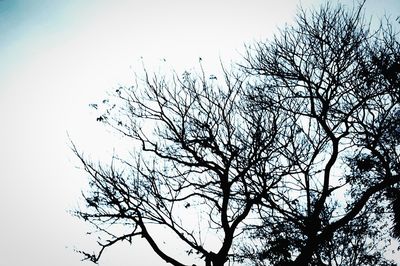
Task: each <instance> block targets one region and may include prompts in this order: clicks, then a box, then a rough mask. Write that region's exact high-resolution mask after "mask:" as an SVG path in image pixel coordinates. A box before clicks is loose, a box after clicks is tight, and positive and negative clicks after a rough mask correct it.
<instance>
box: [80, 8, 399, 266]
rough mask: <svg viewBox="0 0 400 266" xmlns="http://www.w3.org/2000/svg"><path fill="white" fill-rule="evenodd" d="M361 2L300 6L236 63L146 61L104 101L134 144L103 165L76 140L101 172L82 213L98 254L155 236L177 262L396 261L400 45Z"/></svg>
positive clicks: (106, 117)
mask: <svg viewBox="0 0 400 266" xmlns="http://www.w3.org/2000/svg"><path fill="white" fill-rule="evenodd" d="M362 9H363V5H360V6H358V7H357V8H355V9H354V10H350V11H346V10H345V9H344V8H343V7H342V6H338V7H332V6H330V5H329V4H327V5H325V6H323V7H322V8H321V9H319V10H317V11H310V12H306V11H300V12H299V15H298V17H297V23H296V25H295V26H293V27H287V28H285V29H283V30H282V31H281V33H280V35H278V36H276V37H275V38H274V39H273V40H271V41H266V42H259V43H256V44H255V45H254V46H250V47H248V49H247V54H246V56H245V62H244V63H243V64H242V65H241V66H240V67H238V68H237V69H236V70H232V71H231V72H228V71H227V70H225V69H224V71H223V72H224V76H218V78H217V75H209V74H207V75H206V73H205V72H204V71H203V69H202V68H201V71H200V73H199V74H198V73H189V72H185V73H183V75H182V76H181V77H180V76H178V75H171V76H167V75H166V76H163V75H160V74H157V75H153V76H151V75H149V74H148V73H147V72H146V71H145V73H144V79H143V80H142V81H141V80H138V82H137V84H135V86H132V87H125V88H124V87H121V88H119V89H118V90H116V93H115V95H114V97H113V98H112V99H109V100H105V101H103V104H104V105H106V106H108V107H109V108H108V109H107V111H106V112H105V114H101V115H100V116H99V118H97V120H98V121H99V122H102V123H104V124H106V125H109V126H111V127H112V128H114V129H115V130H116V131H117V132H119V133H121V134H122V135H124V136H125V137H126V139H128V140H131V145H132V149H136V152H134V153H133V155H134V156H132V157H131V158H120V157H118V156H115V157H114V158H113V160H112V163H111V164H110V165H105V164H94V163H92V162H90V161H89V160H87V159H86V158H84V156H83V155H82V153H80V152H79V151H78V150H77V148H76V147H75V146H74V145H72V146H73V151H74V152H75V154H76V155H77V156H78V158H79V159H80V160H81V162H82V164H83V166H84V169H85V171H86V172H87V173H88V174H89V184H90V190H89V191H88V192H87V193H86V194H84V197H85V200H86V207H85V208H82V209H81V210H78V211H76V215H77V216H78V217H80V218H82V219H84V220H85V221H89V222H90V223H92V224H93V225H94V226H95V227H96V228H97V231H98V234H99V237H100V241H99V245H100V247H101V249H100V251H99V252H98V253H94V254H90V253H87V252H83V251H81V252H82V253H83V254H84V255H85V256H86V258H87V259H90V260H92V261H93V262H97V261H98V260H99V258H100V257H101V254H102V253H103V251H104V249H105V248H107V247H110V246H112V245H114V244H115V243H117V242H119V241H129V242H131V241H133V239H134V238H135V237H142V238H144V239H145V240H146V241H147V242H148V243H149V245H150V246H151V247H152V249H153V250H154V252H155V253H156V254H157V255H158V256H160V258H162V259H163V260H164V261H166V262H167V263H170V264H172V265H178V266H183V265H192V264H193V263H192V261H193V262H196V263H197V262H199V261H200V262H201V263H202V264H203V265H206V266H222V265H226V264H227V262H230V263H233V262H235V263H237V264H249V265H395V264H391V262H390V261H387V260H386V259H385V258H384V257H383V252H384V249H385V247H386V246H387V243H388V241H389V240H390V236H395V237H400V218H399V217H400V209H399V205H400V203H399V202H400V196H399V195H400V192H399V191H400V175H399V174H400V173H399V172H400V159H399V158H400V156H399V155H400V154H399V153H400V145H399V144H400V134H399V132H400V116H399V114H400V88H399V79H400V72H399V63H400V49H399V48H400V43H399V40H398V37H397V35H396V34H394V33H393V32H392V30H391V26H390V24H386V25H385V24H383V25H382V26H381V27H380V28H378V29H376V30H371V29H370V28H369V26H368V24H367V23H366V22H365V20H364V19H363V15H362ZM200 61H201V60H200ZM200 66H201V64H200ZM206 77H208V78H206ZM221 81H224V82H223V84H222V83H221ZM96 106H97V105H96ZM156 227H160V228H163V231H165V232H168V234H169V235H174V236H175V237H176V238H174V239H171V240H169V239H166V238H164V237H163V236H162V235H160V234H157V233H156V231H154V230H155V228H156ZM122 228H123V229H122ZM123 230H127V231H123ZM207 236H208V239H211V240H209V241H211V243H210V242H208V241H207ZM216 241H217V242H218V243H216ZM164 243H165V244H166V245H170V246H176V247H179V248H182V249H184V250H185V251H186V255H187V258H184V257H182V256H176V254H172V253H171V252H168V251H166V250H167V249H165V246H163V245H164ZM183 261H191V263H187V264H185V263H184V262H183ZM193 265H195V264H193Z"/></svg>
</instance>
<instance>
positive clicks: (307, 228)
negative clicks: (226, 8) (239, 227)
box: [245, 4, 400, 265]
mask: <svg viewBox="0 0 400 266" xmlns="http://www.w3.org/2000/svg"><path fill="white" fill-rule="evenodd" d="M362 9H363V4H362V5H360V6H359V7H357V8H355V9H354V10H352V11H346V10H345V9H344V8H343V7H342V6H338V7H336V8H334V7H332V6H330V5H329V4H326V5H325V6H323V7H322V8H321V9H319V10H317V11H311V12H310V13H307V12H305V11H301V12H300V13H299V15H298V17H297V23H296V25H295V26H293V27H287V28H285V29H284V30H283V31H281V34H280V35H279V36H276V37H275V38H274V39H273V40H272V41H270V42H260V43H257V44H256V45H254V46H253V47H249V49H248V53H247V56H246V59H247V64H246V65H245V69H246V70H247V71H248V72H249V73H250V74H251V75H253V78H252V80H253V82H254V83H253V87H254V91H253V99H254V100H253V101H254V104H255V105H256V106H258V107H259V108H261V109H262V108H264V107H266V106H268V108H270V106H271V105H273V106H276V108H278V109H279V111H280V114H281V115H284V116H286V117H287V119H288V120H291V121H292V124H291V127H292V128H294V129H295V132H296V134H295V135H294V137H293V136H291V137H290V138H291V140H290V141H288V142H289V145H287V146H285V147H284V149H283V150H282V153H281V156H282V159H285V160H287V161H290V162H292V164H293V165H294V166H295V170H296V171H295V173H293V172H290V173H288V175H286V176H285V177H283V178H282V179H281V182H280V183H278V184H277V185H276V187H275V188H274V189H270V190H269V193H268V194H267V196H266V197H265V198H264V201H263V203H262V205H263V206H262V208H261V211H260V214H261V217H262V219H263V224H262V226H261V227H258V228H254V230H253V232H256V233H253V234H254V236H255V237H254V239H255V241H256V242H258V244H257V245H255V246H254V247H252V248H249V247H248V248H247V249H245V253H247V254H248V256H249V257H250V258H252V259H253V260H254V259H256V260H259V261H260V263H262V261H264V262H265V263H270V264H272V265H275V264H279V265H292V264H293V265H295V264H297V265H388V263H389V262H387V261H386V260H385V259H384V258H383V257H382V252H380V251H379V248H380V247H384V246H385V243H383V242H385V241H387V240H388V239H389V238H390V237H389V236H388V234H387V232H388V231H389V228H390V227H388V226H385V223H386V222H387V221H388V220H389V219H391V218H390V217H391V215H393V214H394V216H393V219H394V231H393V233H394V236H396V237H398V236H399V231H398V228H399V225H400V220H399V214H400V209H399V208H398V205H397V204H398V202H399V193H398V191H399V190H398V188H399V181H400V176H399V173H400V172H399V162H400V161H399V152H400V150H399V137H400V135H399V129H400V123H399V122H400V121H399V120H398V117H399V116H398V114H399V111H400V88H399V78H400V76H399V73H400V67H399V62H400V49H399V48H400V45H399V40H398V37H397V35H396V34H394V32H393V30H392V27H391V25H390V24H385V25H382V26H381V27H380V28H379V29H377V30H376V31H373V30H372V29H370V28H369V26H368V24H367V23H366V22H365V20H364V18H363V15H362ZM390 205H392V207H393V208H390ZM391 211H392V214H389V213H390V212H391ZM385 228H386V230H383V229H385ZM378 243H379V244H378ZM260 247H261V248H260ZM255 250H258V255H254V254H257V252H255ZM292 262H293V263H292ZM267 265H269V264H267Z"/></svg>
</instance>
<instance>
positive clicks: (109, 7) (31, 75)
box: [0, 0, 400, 266]
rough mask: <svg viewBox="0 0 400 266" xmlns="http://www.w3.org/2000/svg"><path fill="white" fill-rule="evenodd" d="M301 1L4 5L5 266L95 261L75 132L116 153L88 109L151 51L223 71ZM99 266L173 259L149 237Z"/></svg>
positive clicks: (98, 149) (88, 144)
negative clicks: (82, 209)
mask: <svg viewBox="0 0 400 266" xmlns="http://www.w3.org/2000/svg"><path fill="white" fill-rule="evenodd" d="M339 2H346V3H349V5H351V3H352V1H344V0H343V1H339ZM299 3H300V1H297V0H280V1H277V0H275V1H272V0H264V1H262V0H247V1H239V0H233V1H211V0H210V1H204V0H203V1H200V0H186V1H184V0H179V1H178V0H173V1H161V0H158V1H157V0H147V1H122V0H121V1H102V0H97V1H93V0H86V1H82V0H69V1H67V0H64V1H63V0H58V1H55V0H31V1H29V0H25V1H22V0H0V170H1V172H0V184H1V185H0V266H28V265H42V266H50V265H59V266H64V265H65V266H67V265H68V266H77V265H91V264H90V263H87V262H86V263H83V262H80V258H81V257H80V256H79V255H78V254H75V253H74V252H73V249H74V248H75V247H76V248H81V247H82V248H86V249H88V250H96V249H97V245H96V243H95V240H94V239H91V238H89V237H87V236H85V231H86V230H87V229H88V227H87V226H86V225H85V224H83V223H81V222H80V221H78V220H77V219H76V218H74V217H71V215H70V214H69V213H68V212H67V211H68V210H71V209H73V208H74V207H75V206H77V204H78V202H79V200H78V199H79V197H80V193H81V190H82V189H83V188H84V186H85V183H86V179H85V174H84V173H83V172H81V171H79V170H77V169H75V168H74V166H76V165H77V161H76V160H75V158H74V157H73V155H72V153H71V151H70V150H69V148H68V137H67V131H68V132H69V134H70V136H71V138H72V139H73V140H74V141H75V142H76V143H77V144H78V146H79V147H80V148H82V150H83V151H85V153H86V154H90V155H91V157H92V158H94V159H96V158H100V157H101V155H100V154H103V153H104V151H105V152H110V150H111V148H112V146H113V144H114V143H110V142H107V141H104V139H109V137H110V135H112V134H110V132H107V131H105V130H104V128H103V127H102V126H101V125H100V124H99V123H96V121H95V118H96V114H95V113H93V111H92V110H91V109H90V108H89V107H88V105H89V104H90V103H94V102H98V101H99V100H101V99H102V98H103V97H104V96H105V92H106V91H107V90H113V89H115V88H116V87H118V86H119V85H120V84H129V83H130V82H132V81H133V79H134V75H133V73H134V71H135V69H138V70H140V68H141V65H140V57H141V56H143V58H144V62H145V63H146V64H147V65H150V66H157V65H158V64H161V63H162V59H163V58H165V59H167V63H168V64H169V65H170V66H172V67H174V68H176V69H177V70H178V71H181V70H183V69H185V68H191V67H193V66H197V64H198V58H199V57H202V58H203V63H204V66H205V68H206V71H207V70H210V71H211V72H212V71H216V69H218V67H219V58H221V59H222V60H223V61H224V62H226V63H229V62H230V60H235V59H238V58H239V57H240V55H239V53H240V52H243V51H244V49H243V44H244V43H251V42H252V41H253V40H259V39H264V38H266V37H268V36H270V35H271V33H272V32H274V31H275V32H276V29H277V28H276V27H277V26H278V25H280V26H283V25H284V23H285V22H289V23H290V22H291V21H292V19H293V15H294V14H295V10H296V7H297V5H298V4H299ZM319 3H321V1H320V0H303V1H302V4H303V6H304V7H309V6H310V5H312V4H314V5H318V4H319ZM367 11H368V12H369V13H370V14H373V15H378V16H380V15H382V14H384V13H385V12H386V14H388V15H391V16H392V17H397V16H398V15H400V14H399V13H400V1H398V0H381V1H373V0H369V1H368V3H367ZM115 141H116V142H118V139H117V140H115ZM399 261H400V260H399ZM100 265H102V266H125V265H165V264H164V263H162V262H161V261H160V260H159V259H158V258H157V256H156V255H155V254H153V253H152V251H150V249H149V248H148V247H147V246H146V245H144V244H143V243H142V242H138V244H137V245H136V246H132V247H129V246H124V245H120V246H118V247H115V248H112V249H109V250H108V251H107V252H106V253H105V254H104V257H103V260H102V261H101V262H100Z"/></svg>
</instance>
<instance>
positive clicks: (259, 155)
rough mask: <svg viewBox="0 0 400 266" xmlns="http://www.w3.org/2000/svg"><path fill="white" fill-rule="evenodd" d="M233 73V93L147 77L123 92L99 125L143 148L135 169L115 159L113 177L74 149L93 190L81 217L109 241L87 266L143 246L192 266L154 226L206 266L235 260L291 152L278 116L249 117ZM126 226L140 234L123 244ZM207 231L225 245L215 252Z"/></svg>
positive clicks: (197, 80) (186, 79) (190, 80)
mask: <svg viewBox="0 0 400 266" xmlns="http://www.w3.org/2000/svg"><path fill="white" fill-rule="evenodd" d="M224 73H225V84H224V85H225V86H221V85H219V84H218V85H217V84H216V83H215V82H214V80H215V77H214V76H211V77H212V78H210V79H207V78H205V74H204V73H203V74H202V75H200V76H195V75H193V74H190V73H188V72H185V73H184V74H183V76H182V77H178V76H177V75H174V76H173V77H172V78H170V79H168V77H166V76H163V77H161V76H159V75H155V76H153V78H150V77H149V75H148V74H147V73H146V74H145V76H146V77H145V80H144V81H143V83H142V84H140V85H138V86H133V87H128V88H120V89H118V90H117V91H116V95H115V96H116V97H115V100H117V102H116V103H113V104H112V105H111V102H110V103H109V104H110V108H109V109H108V110H107V112H106V113H105V114H104V115H101V116H100V117H101V119H97V120H99V121H101V122H104V123H106V124H108V125H110V126H112V127H114V128H115V129H116V130H117V131H119V132H121V133H122V134H123V135H124V136H126V137H127V138H130V139H132V141H133V145H136V147H140V148H139V149H140V152H138V153H137V154H136V157H135V159H132V160H126V159H122V158H117V157H115V158H113V163H112V164H111V165H110V166H108V168H105V167H103V166H101V165H99V166H96V165H94V164H93V163H91V162H89V161H88V160H86V159H85V158H84V157H83V155H82V154H81V153H79V152H78V150H77V149H76V148H75V146H73V150H74V152H75V153H76V155H77V156H78V157H79V158H80V159H81V161H82V164H83V166H84V169H85V170H86V171H87V172H88V173H89V177H90V186H91V192H89V194H88V195H85V196H84V197H85V199H86V202H87V209H84V210H79V211H77V212H76V215H78V216H79V217H81V218H83V219H84V220H87V221H89V222H91V223H93V224H94V225H95V226H96V227H98V229H99V230H100V231H103V232H105V233H106V234H107V235H108V236H109V237H110V239H108V240H106V241H105V242H104V243H100V245H101V246H102V248H101V250H100V252H99V253H98V254H88V253H84V254H85V255H86V256H87V258H88V259H90V260H92V261H94V262H97V261H98V259H99V258H100V256H101V254H102V252H103V250H104V248H106V247H108V246H111V245H113V244H114V243H116V242H117V241H122V240H128V241H131V239H132V238H133V237H135V236H141V237H143V238H145V239H146V240H147V242H148V243H149V244H150V246H151V247H152V248H153V250H154V251H155V252H156V253H157V254H158V255H159V256H160V257H161V258H162V259H164V260H165V261H166V262H168V263H171V264H173V265H184V264H183V263H182V262H180V261H178V259H176V258H173V257H171V256H170V255H168V254H167V253H166V252H164V251H163V250H162V248H161V247H160V243H159V239H157V237H156V236H155V235H153V234H152V233H151V230H150V229H149V228H150V227H151V226H152V225H162V226H163V228H166V229H167V230H169V231H170V232H172V233H173V234H174V235H175V236H176V237H177V238H178V240H180V241H181V242H183V244H184V246H185V247H186V251H187V255H188V256H189V257H193V256H194V257H197V258H201V259H203V260H204V261H205V264H206V265H223V264H224V263H225V262H226V261H227V260H228V259H229V258H230V257H231V256H233V255H232V254H230V251H231V248H232V245H233V243H234V240H235V238H236V237H237V236H238V235H240V234H241V232H242V231H243V227H244V224H243V222H244V220H245V218H246V217H247V216H249V214H250V213H251V212H252V211H253V209H254V208H255V206H256V205H257V204H259V203H260V202H261V199H262V197H263V195H264V194H265V193H267V191H268V190H269V189H270V188H271V187H273V186H274V185H275V184H276V183H277V182H278V180H279V178H280V176H281V175H283V172H284V171H285V169H286V168H284V167H283V166H281V165H282V163H280V162H279V160H278V156H279V150H280V147H281V146H283V145H285V143H281V142H280V141H278V140H279V139H282V137H281V135H282V134H291V133H290V132H287V131H288V130H286V129H285V127H287V125H286V124H287V122H286V121H285V119H284V117H282V116H281V115H280V114H279V112H277V110H276V108H274V107H271V108H265V109H263V110H256V109H251V108H249V106H248V105H247V101H246V100H245V99H244V98H245V95H244V88H245V84H244V83H243V81H244V76H241V75H233V74H230V73H227V72H226V71H225V72H224ZM192 76H193V77H192ZM107 103H108V102H107ZM119 224H124V225H126V226H127V227H128V228H130V230H131V231H129V232H128V233H126V234H122V235H119V236H116V235H115V233H113V232H112V227H109V226H110V225H116V226H115V227H118V226H117V225H119ZM206 231H209V234H212V235H215V236H217V237H218V238H219V239H220V243H219V246H217V248H216V249H214V250H213V249H210V248H209V246H211V245H214V246H215V243H211V244H210V243H208V242H207V241H205V238H206V235H204V234H205V233H204V232H206ZM209 238H210V237H209ZM211 239H213V240H212V241H213V242H215V237H213V238H211ZM178 240H177V239H175V240H173V241H171V242H170V243H168V244H170V245H175V244H174V243H175V242H176V241H178ZM178 242H179V241H178Z"/></svg>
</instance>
